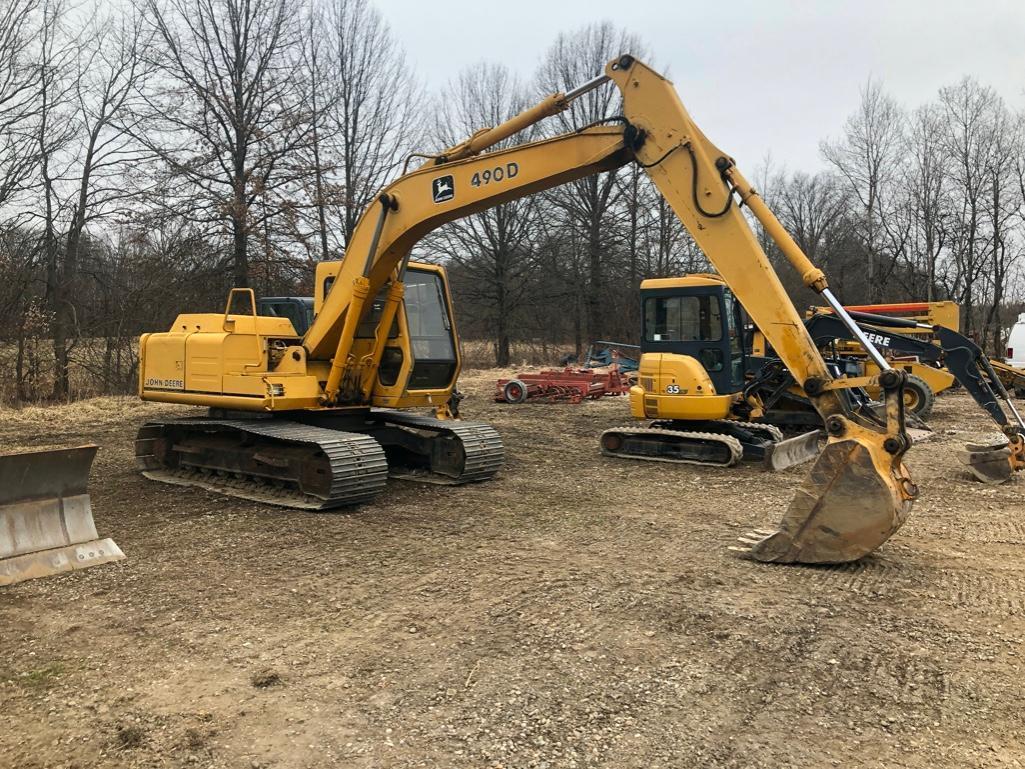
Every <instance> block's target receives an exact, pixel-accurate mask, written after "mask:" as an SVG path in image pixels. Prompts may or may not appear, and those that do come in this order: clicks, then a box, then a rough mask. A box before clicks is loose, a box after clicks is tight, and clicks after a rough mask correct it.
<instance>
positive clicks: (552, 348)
mask: <svg viewBox="0 0 1025 769" xmlns="http://www.w3.org/2000/svg"><path fill="white" fill-rule="evenodd" d="M462 351H463V368H467V369H490V368H494V367H495V348H494V344H493V343H492V342H491V341H490V340H486V339H464V340H462ZM573 352H574V350H573V344H572V343H571V342H566V343H565V344H550V343H548V342H539V341H526V342H513V344H512V349H511V350H510V364H509V365H510V366H511V367H513V368H515V367H517V366H556V365H558V364H559V361H560V360H561V359H562V358H563V357H564V356H566V355H572V354H573Z"/></svg>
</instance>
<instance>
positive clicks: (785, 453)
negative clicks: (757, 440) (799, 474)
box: [763, 430, 825, 473]
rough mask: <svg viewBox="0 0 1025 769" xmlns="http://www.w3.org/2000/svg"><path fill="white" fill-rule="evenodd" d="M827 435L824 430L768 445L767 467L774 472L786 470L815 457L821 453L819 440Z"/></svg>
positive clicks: (813, 431)
mask: <svg viewBox="0 0 1025 769" xmlns="http://www.w3.org/2000/svg"><path fill="white" fill-rule="evenodd" d="M824 435H825V433H824V432H823V431H822V430H812V431H811V432H810V433H804V435H798V436H795V437H793V438H787V439H786V440H785V441H779V442H778V443H773V444H772V445H770V446H767V447H766V449H765V459H764V460H763V462H764V464H765V469H766V470H769V471H771V472H774V473H778V472H779V471H780V470H786V469H787V468H788V467H793V466H794V465H799V464H801V463H803V462H808V461H810V460H812V459H815V457H817V456H818V455H819V440H820V439H821V438H822V437H823V436H824Z"/></svg>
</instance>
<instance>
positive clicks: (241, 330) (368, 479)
mask: <svg viewBox="0 0 1025 769" xmlns="http://www.w3.org/2000/svg"><path fill="white" fill-rule="evenodd" d="M609 81H611V82H612V83H613V84H614V85H615V86H616V87H617V88H618V89H619V91H620V92H621V94H622V105H623V114H622V115H618V116H610V117H609V119H608V120H607V121H602V122H600V123H599V124H593V125H588V126H584V127H582V128H580V129H578V130H576V131H573V132H571V133H566V134H562V135H558V136H554V137H552V138H550V139H545V140H543V141H536V142H531V143H525V144H521V145H518V146H513V147H511V148H508V149H502V150H498V151H493V152H490V153H486V154H481V153H482V152H483V151H484V150H487V149H488V148H490V147H493V146H494V145H495V144H497V143H498V142H500V141H502V140H504V139H506V138H508V137H510V136H512V135H514V134H516V133H517V132H519V131H521V130H523V129H525V128H527V127H528V126H530V125H532V124H534V123H537V122H538V121H539V120H542V119H543V118H545V117H547V116H550V115H553V114H555V113H558V112H560V111H562V110H565V109H566V108H567V106H568V105H569V103H570V102H572V101H573V100H574V99H576V98H578V97H579V96H581V95H582V94H584V93H586V92H588V91H590V90H592V89H594V88H598V87H600V86H602V85H603V84H604V83H606V82H609ZM628 163H637V164H639V165H640V166H642V167H643V168H644V169H645V170H646V171H647V173H648V174H649V175H650V177H651V179H652V180H653V182H654V183H655V185H656V186H657V187H658V189H659V190H660V191H661V193H662V195H663V196H664V197H665V199H666V200H667V201H668V203H669V204H670V205H671V206H672V208H673V210H674V211H675V212H676V215H677V216H678V217H679V218H680V220H681V221H682V222H683V224H684V226H686V228H687V229H688V230H689V231H690V233H691V234H692V235H693V237H694V239H695V241H696V242H697V243H698V245H699V246H700V247H701V248H702V249H703V250H704V252H705V254H706V255H707V256H708V258H709V259H710V260H711V262H712V263H713V264H714V265H715V267H716V269H717V271H718V273H719V274H720V275H721V276H722V278H723V279H724V280H725V281H726V283H727V284H728V286H729V287H730V289H731V291H732V292H733V294H734V295H735V296H736V298H737V299H738V300H739V301H740V302H741V303H742V304H743V306H744V307H745V308H747V311H748V313H749V314H750V316H751V318H752V320H753V321H754V322H755V323H756V324H757V326H758V327H759V328H760V329H762V331H763V332H764V333H765V336H766V337H767V339H768V340H769V342H770V343H771V345H772V347H773V349H774V350H775V351H776V353H777V354H778V355H779V356H780V357H781V358H782V360H783V361H784V362H785V364H786V366H787V368H788V369H789V370H790V371H791V372H792V373H793V375H794V376H795V377H796V378H797V379H798V381H799V382H800V383H801V386H802V387H803V388H804V391H805V392H806V393H807V394H808V397H809V398H810V400H811V402H812V403H813V404H814V407H815V408H816V409H817V410H818V411H819V413H820V414H821V415H822V418H823V420H824V424H825V427H826V431H827V433H828V440H827V443H826V446H825V448H824V450H823V451H822V453H821V454H820V455H819V457H818V460H817V462H816V463H815V465H814V466H813V468H812V471H811V474H810V476H809V477H808V478H807V480H806V481H805V482H804V483H803V485H802V486H801V488H800V489H799V490H798V492H797V495H796V497H795V498H794V500H793V502H792V503H791V505H790V507H789V509H788V510H787V511H786V513H785V514H784V516H783V521H782V523H781V524H780V525H779V527H778V528H777V529H776V530H773V531H767V532H755V533H754V534H752V535H750V536H748V537H745V538H744V540H743V542H744V552H745V553H746V554H747V555H748V556H750V557H752V558H756V559H759V560H762V561H780V562H793V561H801V562H842V561H850V560H854V559H857V558H860V557H862V556H864V555H865V554H867V553H870V552H872V551H873V550H875V549H876V548H877V547H878V546H879V545H880V544H882V543H883V542H885V541H886V540H887V539H888V538H889V537H890V536H891V535H892V534H893V533H894V532H895V531H897V529H899V528H900V527H901V525H903V523H904V521H905V519H906V518H907V515H908V512H909V511H910V509H911V502H912V500H913V499H914V498H915V496H916V494H917V491H916V488H915V485H914V484H913V483H912V481H911V478H910V476H909V475H908V472H907V469H906V468H905V466H904V464H903V463H902V461H901V460H902V457H903V456H904V453H905V451H906V450H907V449H908V447H909V446H910V443H911V442H910V440H909V439H908V436H907V434H906V432H905V429H904V415H903V405H902V404H903V399H902V397H901V389H902V386H903V383H904V374H903V372H901V371H894V370H893V369H891V367H890V366H889V364H887V363H886V361H885V360H884V359H883V357H882V356H881V355H879V353H878V352H877V351H875V348H874V347H873V346H872V345H871V343H870V342H869V341H868V339H866V338H865V337H864V334H862V333H861V331H860V329H858V328H857V325H856V324H855V323H854V321H853V320H851V319H850V317H849V316H848V315H847V313H846V312H845V311H844V309H843V306H842V305H841V303H840V302H839V301H837V299H836V298H835V297H834V296H833V294H832V292H831V291H830V290H829V287H828V284H827V282H826V278H825V276H824V275H823V273H822V271H821V270H819V269H817V268H816V267H815V266H814V265H812V264H811V262H809V260H808V259H807V257H806V256H805V255H804V254H803V253H802V252H801V250H800V249H799V248H798V247H797V245H796V244H795V243H794V241H793V239H791V238H790V236H789V235H788V234H787V233H786V231H785V230H784V229H783V227H782V226H781V225H780V223H779V222H778V221H777V220H776V218H775V217H774V216H773V214H772V213H771V212H770V211H769V209H768V208H767V207H766V206H765V204H764V203H763V202H762V200H761V199H760V198H759V197H758V195H757V194H756V192H755V190H754V189H753V188H752V186H751V185H750V184H749V183H748V181H747V180H746V179H745V178H744V177H743V175H742V174H741V173H740V171H739V170H738V169H737V167H736V166H735V165H734V162H733V160H732V159H731V158H730V157H729V156H728V155H726V154H725V153H723V152H721V151H720V150H719V149H717V148H716V147H715V146H714V145H713V144H712V143H711V142H710V141H708V139H707V138H706V137H705V135H704V134H703V133H702V132H701V130H700V129H699V128H698V127H697V126H696V125H695V124H694V122H693V121H692V120H691V118H690V116H689V115H688V114H687V111H686V110H685V109H684V107H683V105H682V104H681V103H680V100H679V98H678V96H677V94H676V92H675V90H674V89H673V87H672V84H671V83H670V82H669V81H667V80H666V79H665V78H663V77H662V76H661V75H659V74H658V73H656V72H654V71H653V70H652V69H650V68H648V67H647V66H645V65H644V64H642V63H641V62H639V61H637V60H636V59H634V58H633V57H631V56H628V55H625V56H621V57H619V58H617V59H615V60H613V61H611V62H609V63H608V65H607V66H606V68H605V73H604V74H603V75H601V76H599V77H597V78H595V79H593V80H591V81H589V82H587V83H584V84H583V85H581V86H580V87H578V88H575V89H573V90H571V91H569V92H567V93H557V94H553V95H551V96H549V97H548V98H546V99H544V100H543V101H542V102H540V103H539V104H537V105H536V106H534V107H532V108H530V109H528V110H526V111H524V112H522V113H521V114H519V115H517V116H515V117H513V118H512V119H510V120H508V121H507V122H505V123H502V124H501V125H498V126H496V127H493V128H487V129H482V130H481V131H479V132H477V133H475V134H474V135H473V136H471V137H470V138H468V139H467V140H465V141H464V142H462V143H461V144H459V145H457V146H454V147H451V148H449V149H447V150H445V151H444V152H442V153H440V154H438V155H434V156H429V158H428V159H427V161H426V162H425V163H424V164H423V165H422V166H421V167H420V168H417V169H415V170H413V171H410V172H408V173H405V174H404V175H402V176H401V177H399V178H398V179H396V180H395V181H394V182H392V183H391V184H390V185H388V187H387V188H385V190H384V191H383V192H382V193H381V194H380V196H379V197H378V199H377V201H376V203H375V204H374V205H373V206H372V207H371V208H370V209H369V210H367V211H366V212H364V214H363V216H362V218H361V219H360V221H359V223H358V225H357V227H356V230H355V232H354V233H353V236H352V238H351V240H350V244H349V247H348V249H347V250H346V253H345V255H344V257H343V258H342V259H341V260H339V261H333V262H324V263H321V264H320V265H318V268H317V275H316V293H315V297H314V308H313V309H314V319H313V322H312V325H310V327H309V329H308V330H307V331H306V332H305V334H303V335H302V336H300V335H299V334H298V332H297V330H296V328H295V326H294V325H293V324H292V322H290V321H289V320H288V319H287V318H282V317H268V316H263V315H258V314H257V313H256V310H255V308H256V301H255V299H256V298H255V297H254V296H253V295H252V292H251V291H249V290H248V289H235V290H233V292H232V295H231V296H229V302H228V306H227V307H226V308H225V311H224V312H223V313H220V314H205V315H180V316H179V317H178V318H177V320H175V322H174V325H173V327H172V328H171V330H170V331H168V332H165V333H155V334H149V335H146V336H144V337H143V339H142V342H141V365H140V393H141V396H142V397H143V398H144V399H146V400H151V401H164V402H170V403H185V404H193V405H199V406H205V407H208V409H209V413H208V415H207V416H204V417H201V418H194V419H183V420H167V421H161V422H156V423H151V424H148V425H146V426H144V427H143V428H142V430H141V432H140V434H139V439H138V442H137V454H138V457H139V461H140V464H141V465H142V467H143V469H144V470H145V471H146V472H147V473H149V474H151V475H154V476H155V477H157V478H162V479H165V480H169V481H174V482H181V483H196V484H199V485H203V486H207V487H210V488H215V489H219V490H221V491H224V492H226V493H230V494H237V495H240V496H247V497H254V498H257V499H266V500H268V501H273V502H277V503H282V504H289V505H297V506H307V507H314V508H327V507H334V506H338V505H347V504H352V503H355V502H361V501H364V500H368V499H371V498H372V497H374V496H375V495H376V494H377V493H378V492H379V491H380V490H381V489H382V487H383V485H384V483H385V477H386V475H387V474H388V473H389V471H390V472H392V473H399V474H403V475H410V474H412V475H414V476H415V477H421V478H423V479H425V480H438V479H447V480H448V481H450V482H454V483H462V482H465V481H472V480H483V479H486V478H489V477H491V476H492V475H493V474H494V473H495V472H496V470H497V469H498V467H499V465H500V463H501V461H502V445H501V442H500V440H499V438H498V436H497V434H496V433H495V432H494V431H493V430H492V429H491V428H490V427H487V426H486V425H481V424H474V423H465V422H460V421H458V420H452V419H449V417H451V416H453V411H454V407H453V402H452V395H453V392H454V387H455V383H456V377H457V375H458V373H459V345H458V337H457V335H456V332H455V326H454V323H453V319H452V311H451V307H450V300H449V294H448V288H447V285H446V279H445V273H444V271H443V270H442V269H441V268H439V267H434V266H429V265H425V264H416V263H413V262H411V261H410V250H411V249H412V247H413V246H414V244H416V242H417V241H418V240H419V239H420V238H422V237H423V236H424V235H425V234H426V233H428V232H429V231H431V230H433V229H435V228H436V227H438V226H440V225H441V224H443V223H445V222H448V221H451V220H453V219H457V218H459V217H464V216H467V215H469V214H472V213H474V212H476V211H480V210H482V209H484V208H487V207H489V206H494V205H496V204H499V203H502V202H505V201H508V200H512V199H515V198H519V197H522V196H525V195H529V194H531V193H534V192H538V191H540V190H544V189H547V188H550V187H554V186H556V185H559V184H562V183H565V182H568V181H571V180H574V179H579V178H581V177H585V176H588V175H590V174H596V173H600V172H602V171H608V170H611V169H614V168H618V167H621V166H624V165H626V164H628ZM741 205H746V206H747V207H748V208H749V210H750V211H751V213H752V214H753V215H754V216H755V217H756V218H757V219H758V220H759V221H760V222H761V224H762V226H763V227H764V228H765V231H766V232H767V233H768V235H769V236H770V237H772V238H773V240H774V241H775V242H776V243H777V245H778V246H779V248H780V250H781V251H782V253H783V254H785V255H786V257H787V258H788V259H789V261H790V262H791V264H792V265H793V266H794V267H795V268H796V269H797V271H798V273H799V274H800V275H801V276H802V278H803V280H804V282H805V283H806V284H807V285H808V286H809V287H811V288H813V289H814V290H815V291H816V292H818V293H819V294H820V295H821V297H822V298H823V300H824V301H825V302H826V303H827V304H828V305H829V306H830V307H832V308H833V309H834V311H835V312H836V314H837V316H838V317H839V318H841V319H842V320H843V322H844V323H846V324H847V325H848V326H849V327H850V328H851V330H852V333H853V334H854V335H855V338H857V339H858V340H859V341H860V342H862V344H863V345H864V346H865V348H866V349H867V350H868V351H869V353H870V354H873V357H875V358H878V361H877V362H878V364H879V367H880V369H881V373H880V374H879V375H878V377H877V379H878V383H879V385H880V386H881V388H882V391H883V393H884V395H885V403H886V418H885V420H884V421H883V423H880V422H876V421H869V420H866V419H864V418H862V417H861V416H860V415H858V414H856V413H853V412H852V411H851V410H850V409H849V408H847V406H846V404H845V401H844V399H843V398H842V397H841V392H842V389H843V388H845V387H847V386H848V385H847V383H845V382H844V381H843V380H842V379H837V378H835V377H834V376H832V375H831V373H830V370H829V368H828V366H827V365H826V363H825V362H824V360H823V358H822V356H821V355H820V354H819V351H818V350H817V349H816V347H815V344H814V342H813V341H812V339H811V337H810V336H809V335H808V333H807V331H806V330H805V327H804V324H803V322H802V320H801V318H800V316H799V315H798V313H797V311H796V310H795V308H794V306H793V305H792V304H791V302H790V300H789V299H788V297H787V294H786V292H785V291H784V290H783V287H782V285H781V283H780V280H779V278H778V276H777V275H776V273H775V272H774V270H773V268H772V266H771V265H770V263H769V261H768V259H767V258H766V255H765V253H764V252H763V250H762V248H761V247H760V246H759V244H758V241H757V239H756V238H755V235H754V234H753V232H752V230H751V228H750V226H749V225H748V224H747V222H746V220H745V218H744V215H743V214H742V213H741V210H740V207H741ZM240 294H241V295H246V296H247V298H248V300H249V306H250V307H251V308H252V311H251V312H250V313H249V314H245V313H241V312H233V303H232V299H235V298H238V297H239V295H240ZM660 365H661V366H663V367H665V369H666V371H664V372H663V373H666V372H667V371H668V370H669V369H670V368H671V367H674V366H681V365H683V364H682V363H681V362H680V361H678V360H670V359H669V358H668V357H667V358H666V359H664V360H663V361H662V363H661V364H660ZM682 373H684V372H681V375H682ZM660 381H669V380H666V379H665V378H664V377H663V378H662V379H660ZM677 381H684V380H682V379H681V380H677ZM674 388H675V389H674ZM663 394H664V396H665V397H671V398H674V399H678V402H679V404H680V408H679V409H678V411H679V413H681V414H682V415H686V414H687V413H688V410H690V413H692V414H693V415H697V416H699V417H700V418H705V416H706V415H707V413H708V411H709V404H713V405H714V404H715V403H716V402H717V401H716V394H715V393H714V392H694V391H690V390H688V389H685V388H682V387H680V386H679V385H678V384H677V385H667V386H666V387H665V388H664V393H663ZM411 407H433V408H434V409H435V411H436V415H435V417H426V416H417V415H412V414H409V413H408V412H405V411H403V410H402V409H408V408H411Z"/></svg>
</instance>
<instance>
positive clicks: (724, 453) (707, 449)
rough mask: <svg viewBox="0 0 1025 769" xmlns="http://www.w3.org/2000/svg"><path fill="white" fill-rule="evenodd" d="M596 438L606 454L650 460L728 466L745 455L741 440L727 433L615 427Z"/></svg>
mask: <svg viewBox="0 0 1025 769" xmlns="http://www.w3.org/2000/svg"><path fill="white" fill-rule="evenodd" d="M599 440H600V445H601V453H602V454H604V455H605V456H607V457H621V458H625V459H642V460H646V461H649V462H672V463H676V464H688V465H706V466H707V465H710V466H713V467H731V466H733V465H735V464H737V462H739V461H740V459H741V457H743V455H744V447H743V446H742V445H741V443H740V441H738V440H737V439H736V438H734V437H732V436H730V435H720V434H719V433H707V432H688V431H684V430H670V429H666V428H663V427H615V428H612V429H611V430H606V431H605V432H603V433H602V434H601V438H600V439H599Z"/></svg>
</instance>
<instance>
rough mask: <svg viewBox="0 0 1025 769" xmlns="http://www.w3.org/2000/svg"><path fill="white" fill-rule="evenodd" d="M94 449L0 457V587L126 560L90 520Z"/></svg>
mask: <svg viewBox="0 0 1025 769" xmlns="http://www.w3.org/2000/svg"><path fill="white" fill-rule="evenodd" d="M97 448H98V447H97V446H92V445H90V446H80V447H78V448H73V449H57V450H53V451H29V452H22V453H18V454H0V587H2V586H5V585H13V584H14V583H16V582H22V581H24V580H26V579H35V578H37V577H49V576H51V575H54V574H62V573H64V572H67V571H73V570H76V569H84V568H87V567H89V566H96V565H98V564H101V563H109V562H111V561H120V560H121V559H123V558H124V557H125V555H124V553H122V552H121V549H120V548H119V547H118V546H117V545H116V544H115V543H114V541H113V540H111V539H100V538H99V536H98V535H97V533H96V524H95V523H94V522H93V511H92V502H91V500H90V499H89V490H88V484H89V468H90V467H91V466H92V463H93V458H94V457H95V456H96V451H97Z"/></svg>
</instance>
